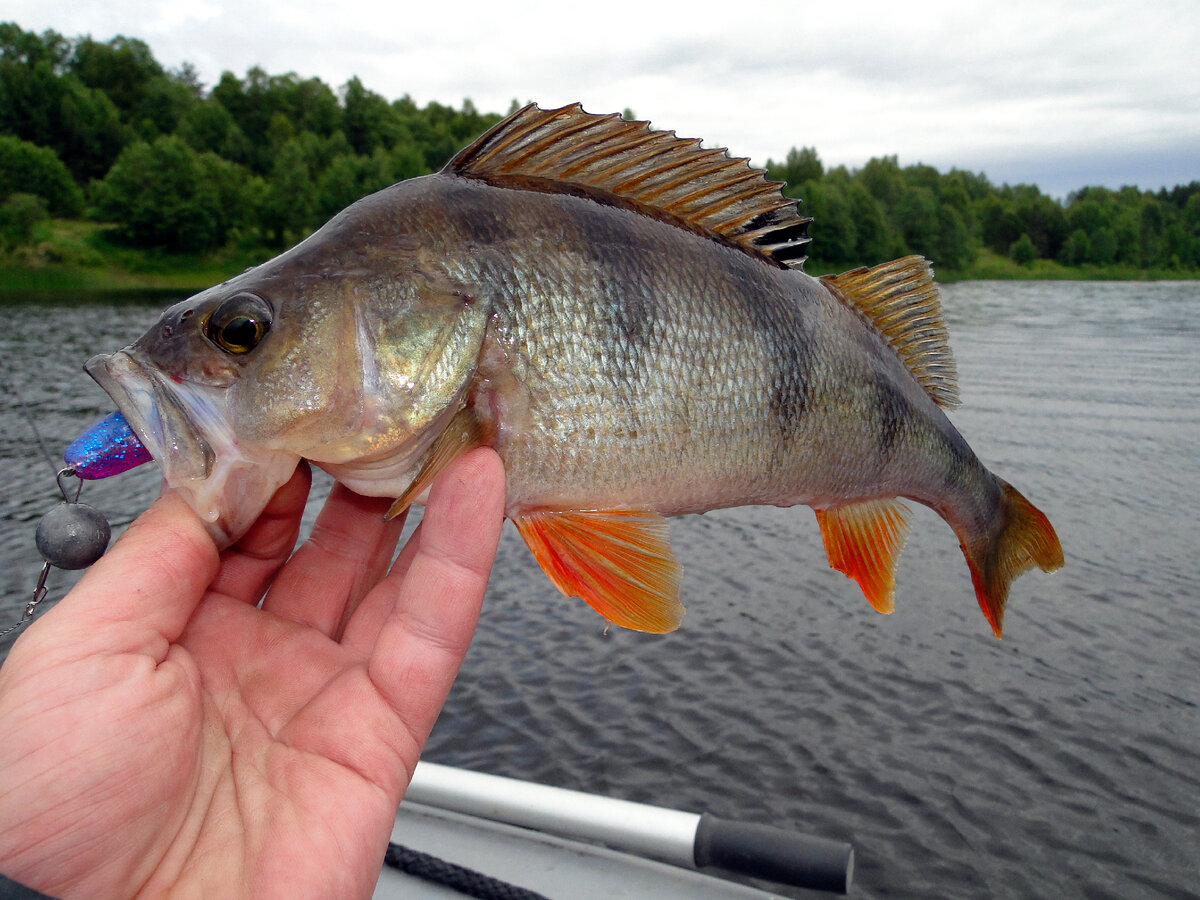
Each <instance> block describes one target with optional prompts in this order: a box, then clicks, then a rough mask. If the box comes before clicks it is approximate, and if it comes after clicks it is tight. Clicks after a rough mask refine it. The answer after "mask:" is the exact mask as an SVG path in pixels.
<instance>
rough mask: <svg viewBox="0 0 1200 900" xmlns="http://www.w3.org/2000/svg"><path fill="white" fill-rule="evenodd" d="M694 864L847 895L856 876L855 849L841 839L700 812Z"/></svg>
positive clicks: (698, 866)
mask: <svg viewBox="0 0 1200 900" xmlns="http://www.w3.org/2000/svg"><path fill="white" fill-rule="evenodd" d="M695 855H696V867H697V868H704V867H706V866H715V867H717V868H720V869H725V870H727V871H730V872H736V873H738V874H739V875H749V876H750V877H752V878H762V879H765V880H767V881H775V882H778V883H779V884H790V885H794V886H795V887H803V888H809V889H811V890H816V891H830V892H832V893H836V894H845V893H848V892H849V891H850V882H851V880H852V879H853V877H854V848H853V847H852V846H850V845H849V844H845V843H842V842H840V841H831V840H828V839H826V838H818V837H810V836H808V835H804V834H795V833H793V832H790V831H784V830H783V829H782V828H775V827H773V826H770V825H755V824H751V823H746V822H733V821H730V820H728V819H721V818H718V817H717V816H714V815H712V813H702V814H701V816H700V824H699V826H698V827H697V828H696V844H695Z"/></svg>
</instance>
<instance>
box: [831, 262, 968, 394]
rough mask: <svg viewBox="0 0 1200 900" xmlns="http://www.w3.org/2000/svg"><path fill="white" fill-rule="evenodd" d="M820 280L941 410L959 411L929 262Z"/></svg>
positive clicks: (955, 375) (951, 357)
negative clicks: (884, 343)
mask: <svg viewBox="0 0 1200 900" xmlns="http://www.w3.org/2000/svg"><path fill="white" fill-rule="evenodd" d="M821 280H822V281H824V282H825V283H826V284H828V285H831V286H832V287H834V288H835V289H836V290H835V293H836V294H837V295H838V296H839V297H840V298H841V299H843V300H844V301H845V302H846V303H848V304H849V305H850V306H852V307H853V308H854V309H856V310H858V311H859V312H860V313H862V315H863V316H864V317H865V318H866V319H867V321H868V322H870V323H871V324H872V325H873V326H874V327H875V329H876V330H877V331H878V332H879V333H880V334H881V335H882V336H883V337H884V339H885V340H887V342H888V343H889V344H891V345H892V347H893V348H894V349H895V351H896V353H897V354H899V356H900V358H901V359H902V360H903V361H904V365H905V366H907V367H908V370H909V371H910V372H911V373H912V374H913V377H914V378H916V379H917V381H918V382H920V384H921V387H923V388H925V392H926V393H928V394H929V396H930V397H932V398H933V399H934V401H935V402H936V403H937V404H938V405H939V406H942V407H945V408H946V409H953V408H954V407H956V406H958V370H957V368H956V367H955V365H954V354H953V353H951V352H950V335H949V333H948V332H947V331H946V322H945V320H944V319H943V318H942V304H941V302H940V301H939V300H938V288H937V284H935V283H934V280H933V269H932V268H931V267H930V265H929V262H928V260H926V259H924V258H923V257H920V256H905V257H904V258H903V259H895V260H892V261H891V262H887V263H883V264H882V265H878V266H875V267H873V268H870V269H867V268H861V269H851V270H850V271H848V272H843V273H842V274H841V275H825V276H822V278H821Z"/></svg>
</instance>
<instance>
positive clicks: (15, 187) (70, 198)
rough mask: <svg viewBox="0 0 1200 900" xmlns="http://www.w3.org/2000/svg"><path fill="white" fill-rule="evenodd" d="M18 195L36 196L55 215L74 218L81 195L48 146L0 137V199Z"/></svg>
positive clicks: (81, 202)
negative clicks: (19, 193) (18, 193)
mask: <svg viewBox="0 0 1200 900" xmlns="http://www.w3.org/2000/svg"><path fill="white" fill-rule="evenodd" d="M17 192H21V193H25V194H33V195H35V196H37V197H40V198H41V199H42V200H43V201H44V202H45V205H46V207H47V208H48V209H49V210H50V211H51V212H53V213H54V214H55V215H57V216H74V215H77V214H78V213H79V211H80V209H81V208H82V207H83V194H82V192H81V191H80V190H79V188H78V186H77V185H76V184H75V182H74V180H73V179H72V178H71V173H70V172H68V171H67V167H66V166H64V165H63V163H62V160H60V159H59V158H58V154H56V153H55V152H54V151H53V150H51V149H50V148H49V147H38V146H37V145H35V144H31V143H29V142H28V141H23V140H21V139H20V138H15V137H8V136H0V199H3V198H5V197H8V196H10V195H11V194H14V193H17Z"/></svg>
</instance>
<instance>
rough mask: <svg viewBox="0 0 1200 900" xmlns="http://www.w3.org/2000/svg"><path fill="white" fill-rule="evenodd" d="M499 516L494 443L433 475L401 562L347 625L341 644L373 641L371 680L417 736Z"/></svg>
mask: <svg viewBox="0 0 1200 900" xmlns="http://www.w3.org/2000/svg"><path fill="white" fill-rule="evenodd" d="M503 523H504V467H503V465H502V464H501V462H500V458H499V457H498V456H497V455H496V453H495V451H493V450H490V449H484V450H475V451H472V452H471V453H469V454H467V455H466V456H464V457H462V458H461V459H460V460H458V461H456V462H455V463H454V465H452V466H451V467H450V468H449V469H447V470H446V471H445V472H444V473H443V474H442V475H441V476H440V477H439V478H438V480H437V482H435V483H434V487H433V490H432V492H431V494H430V497H429V504H428V506H427V507H426V510H425V516H424V519H423V520H422V522H421V526H420V528H419V529H418V530H417V533H416V534H414V536H413V538H412V539H413V540H415V541H417V542H418V545H417V549H416V552H415V553H414V554H413V556H412V562H411V564H410V565H409V566H408V567H407V570H406V571H395V572H392V573H390V574H389V575H388V577H387V578H385V579H384V580H383V581H382V582H381V583H380V584H379V585H378V586H377V587H376V588H375V590H374V591H372V592H371V594H370V595H368V597H367V598H366V600H364V601H363V603H362V605H361V606H360V607H359V609H358V610H357V611H356V612H355V615H354V617H353V618H352V619H351V620H350V624H349V625H348V626H347V629H346V636H345V638H344V640H343V644H344V645H347V646H352V647H353V646H355V645H357V647H358V648H359V649H362V648H363V646H364V645H365V644H367V643H372V644H373V647H372V648H371V652H370V660H369V662H368V670H369V673H370V677H371V681H372V683H373V684H374V685H375V686H376V688H377V690H379V691H380V693H381V694H382V695H383V696H384V697H385V699H386V700H387V701H388V703H389V704H390V705H391V706H392V708H393V709H394V710H395V711H396V712H397V714H398V715H399V717H400V719H401V720H402V721H403V722H404V724H405V726H406V728H407V730H408V733H409V734H410V735H412V736H413V737H414V738H415V739H416V740H417V741H419V742H421V743H423V742H424V739H425V737H426V736H427V735H428V733H429V730H430V729H431V728H432V727H433V723H434V720H435V719H436V718H437V715H438V712H439V710H440V709H441V707H442V704H443V703H444V702H445V700H446V695H447V694H448V693H449V692H450V685H451V684H452V683H453V681H454V677H455V675H457V674H458V668H459V666H460V665H461V664H462V659H463V656H464V655H465V654H466V651H467V646H468V645H469V644H470V641H471V635H472V634H473V633H474V630H475V624H476V621H477V619H478V616H479V609H480V606H481V604H482V602H483V595H484V591H485V589H486V588H487V582H488V576H489V574H490V572H491V568H492V561H493V560H494V559H495V556H496V546H497V544H498V542H499V539H500V527H501V525H502V524H503ZM381 614H382V615H381ZM381 618H382V619H383V621H382V622H380V619H381ZM375 633H377V635H378V637H377V638H376V637H375Z"/></svg>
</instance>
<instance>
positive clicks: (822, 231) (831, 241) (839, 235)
mask: <svg viewBox="0 0 1200 900" xmlns="http://www.w3.org/2000/svg"><path fill="white" fill-rule="evenodd" d="M800 192H801V194H803V196H804V206H803V211H804V212H805V213H807V214H808V215H810V216H812V217H813V221H812V224H811V225H810V226H809V232H808V233H809V234H810V235H812V238H813V241H812V243H811V244H810V245H809V251H810V255H811V257H812V258H813V259H814V260H819V261H820V262H823V263H827V264H835V263H839V264H840V263H847V262H852V261H853V260H854V251H855V246H856V244H857V242H858V231H857V229H856V228H855V226H854V220H853V217H852V216H851V215H850V204H849V203H848V202H847V200H846V197H845V195H844V194H843V193H842V191H841V189H840V188H839V186H838V185H837V184H835V183H830V182H821V181H806V182H804V183H803V184H801V185H800Z"/></svg>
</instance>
